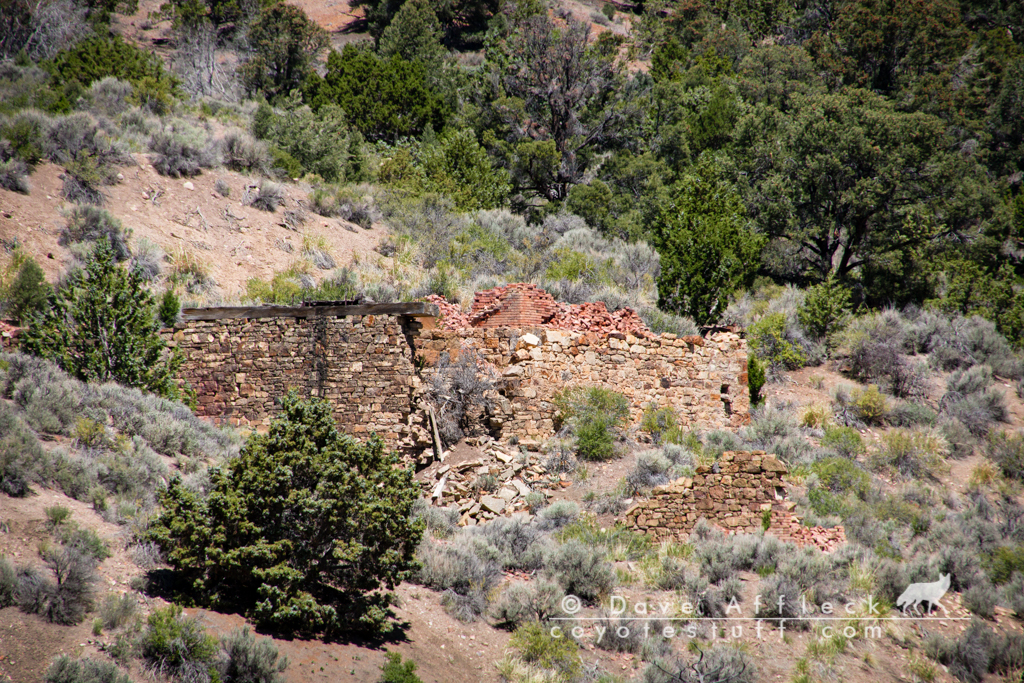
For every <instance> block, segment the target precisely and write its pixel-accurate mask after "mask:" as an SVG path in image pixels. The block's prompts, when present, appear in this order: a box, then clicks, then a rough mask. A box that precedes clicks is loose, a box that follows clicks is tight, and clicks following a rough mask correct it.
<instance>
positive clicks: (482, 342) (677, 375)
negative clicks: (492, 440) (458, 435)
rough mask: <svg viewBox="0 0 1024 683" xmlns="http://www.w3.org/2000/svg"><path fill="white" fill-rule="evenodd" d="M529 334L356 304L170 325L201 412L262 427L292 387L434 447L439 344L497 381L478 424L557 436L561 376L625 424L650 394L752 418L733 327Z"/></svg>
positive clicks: (697, 415)
mask: <svg viewBox="0 0 1024 683" xmlns="http://www.w3.org/2000/svg"><path fill="white" fill-rule="evenodd" d="M533 332H534V333H530V332H527V331H524V330H521V329H513V328H474V329H467V330H444V329H434V330H428V329H424V328H423V325H422V324H421V323H420V322H419V321H418V320H416V319H415V318H413V317H409V316H402V315H365V316H348V317H334V316H319V317H317V316H310V317H304V318H299V317H275V318H270V317H267V318H226V319H218V320H191V321H188V322H184V323H179V324H177V325H176V326H175V328H174V329H173V330H167V331H165V336H166V337H167V338H168V340H169V341H170V342H171V343H172V344H173V345H174V346H176V347H177V348H178V349H180V350H181V352H182V353H183V354H184V356H185V363H184V366H183V368H182V371H181V373H180V376H181V378H182V379H184V380H186V381H187V382H188V383H189V384H190V385H191V386H192V388H193V389H194V390H195V391H196V393H197V395H198V399H199V411H198V412H199V414H200V415H204V416H208V417H211V418H213V419H214V420H215V421H217V422H221V423H229V424H234V425H240V426H252V427H263V426H266V425H268V424H269V422H270V419H271V417H272V416H273V415H274V414H276V412H277V408H276V406H275V402H276V401H277V400H278V399H279V398H280V397H281V396H282V395H284V394H285V393H286V392H287V391H288V390H289V389H292V388H294V389H297V390H298V391H299V393H300V394H301V395H303V396H323V397H325V398H327V399H329V400H330V401H332V402H333V403H334V405H335V415H336V417H337V419H338V421H339V423H340V424H341V425H342V427H343V428H344V429H346V430H348V431H349V432H350V433H353V434H366V433H368V432H374V431H375V432H377V433H379V434H381V435H382V436H383V437H384V438H385V439H386V440H387V441H388V442H389V443H390V444H391V445H392V446H395V447H398V448H402V449H403V450H408V449H412V450H415V449H422V448H425V447H427V446H428V445H430V443H431V436H430V432H429V429H427V427H428V426H429V423H428V418H427V416H426V414H425V413H424V409H423V402H422V401H421V400H420V396H421V393H422V387H423V385H424V384H425V383H427V382H429V381H430V379H431V376H432V373H434V372H436V365H437V362H438V360H439V359H440V357H441V354H443V353H448V354H449V355H450V356H451V357H453V358H455V357H458V356H459V354H460V353H463V352H465V351H467V350H474V351H476V352H478V354H479V357H480V359H481V361H482V363H481V366H480V369H481V371H482V372H485V373H487V374H490V375H491V376H492V377H493V379H494V380H495V384H496V386H497V391H496V392H494V393H493V394H492V395H491V396H490V398H491V399H492V400H491V405H490V409H489V410H488V411H486V412H484V413H481V414H480V415H478V416H476V419H477V420H478V421H479V422H480V429H479V430H478V433H480V434H483V433H489V434H492V435H494V436H496V437H498V438H502V439H505V440H507V439H509V438H511V437H512V436H513V435H514V436H516V437H518V438H519V439H521V440H523V441H525V442H526V443H527V445H529V442H530V441H531V440H532V441H534V442H538V443H539V442H540V441H541V440H543V439H544V438H546V437H548V436H551V435H552V434H553V433H554V428H555V416H556V408H555V405H554V403H553V400H552V399H553V397H554V395H555V394H556V393H557V392H558V391H560V390H561V389H562V388H564V387H568V386H604V387H608V388H610V389H614V390H616V391H619V392H622V393H623V394H625V395H626V397H627V398H628V399H629V400H630V404H631V412H632V419H633V421H634V423H635V422H639V420H640V419H641V417H642V414H643V409H644V407H645V406H647V405H648V404H651V403H653V404H656V405H658V406H671V407H672V408H674V409H675V410H676V411H677V412H678V414H679V415H680V418H681V422H682V424H684V425H696V426H699V427H701V428H702V429H716V428H731V427H738V426H740V425H743V424H746V423H747V422H748V421H749V395H748V390H747V351H746V342H745V341H744V340H743V339H742V338H741V337H740V336H739V335H738V334H736V333H734V332H728V331H719V332H715V333H713V334H711V335H709V336H708V337H707V338H702V337H699V336H690V337H682V338H676V337H675V336H674V335H671V334H666V335H661V336H651V337H634V336H632V335H630V334H626V333H622V332H612V333H610V334H604V335H602V334H597V333H593V332H589V333H578V332H570V331H565V330H550V329H543V328H534V330H533Z"/></svg>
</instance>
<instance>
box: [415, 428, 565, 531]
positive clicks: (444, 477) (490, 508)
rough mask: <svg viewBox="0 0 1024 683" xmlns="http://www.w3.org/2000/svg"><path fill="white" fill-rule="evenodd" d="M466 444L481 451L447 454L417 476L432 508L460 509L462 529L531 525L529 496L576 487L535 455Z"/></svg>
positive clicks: (487, 440) (482, 441) (475, 441)
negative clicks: (506, 521) (507, 521)
mask: <svg viewBox="0 0 1024 683" xmlns="http://www.w3.org/2000/svg"><path fill="white" fill-rule="evenodd" d="M464 443H466V444H468V445H470V446H474V445H475V446H478V449H477V450H476V451H474V452H473V453H474V454H473V455H469V456H466V457H457V456H452V455H451V452H450V451H446V452H445V454H444V455H445V457H444V458H443V459H442V460H440V461H438V462H435V463H433V464H432V465H431V466H430V467H428V468H427V469H425V470H422V471H421V472H419V473H417V475H416V478H417V480H418V481H419V482H420V486H421V487H422V490H423V495H424V496H425V497H426V498H427V499H428V500H430V501H431V503H432V504H433V505H436V506H439V507H457V508H458V510H459V513H460V514H461V517H460V518H459V526H476V525H477V524H480V523H483V522H486V521H489V520H492V519H494V518H496V517H499V516H503V517H511V516H513V515H514V516H517V517H523V518H524V519H525V520H526V521H529V520H530V519H532V515H531V514H530V512H529V507H530V506H529V504H528V503H527V501H526V496H528V495H529V494H530V493H532V492H534V491H538V492H540V493H542V494H543V495H545V496H550V495H551V493H550V492H549V491H545V489H548V490H551V489H560V488H566V487H568V486H570V485H571V483H572V482H571V481H570V480H569V479H568V477H566V475H552V474H550V473H548V471H547V469H546V468H545V467H544V466H543V465H542V464H541V463H540V458H539V456H538V455H537V454H536V453H530V452H527V451H526V450H525V449H522V450H520V449H518V448H516V447H515V446H506V445H503V444H499V443H497V442H496V441H494V440H493V439H492V438H491V437H488V436H482V437H471V438H468V439H465V440H464Z"/></svg>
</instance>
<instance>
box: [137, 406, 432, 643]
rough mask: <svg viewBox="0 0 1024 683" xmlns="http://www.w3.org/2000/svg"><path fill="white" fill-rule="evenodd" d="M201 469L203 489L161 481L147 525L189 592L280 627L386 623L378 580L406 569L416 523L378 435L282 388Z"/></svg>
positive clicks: (411, 486) (408, 494)
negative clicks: (270, 416) (266, 424)
mask: <svg viewBox="0 0 1024 683" xmlns="http://www.w3.org/2000/svg"><path fill="white" fill-rule="evenodd" d="M210 480H211V484H210V490H209V492H208V493H206V494H200V493H197V492H195V491H193V490H191V489H189V488H188V487H186V486H185V485H184V484H183V483H182V481H181V479H179V478H175V479H174V480H172V481H171V483H170V485H169V486H168V488H167V491H166V492H165V493H164V494H163V496H162V503H163V513H162V514H161V515H160V518H159V519H158V520H157V522H156V523H155V524H154V525H153V527H152V529H151V533H152V536H153V538H154V540H155V541H156V542H157V543H159V544H160V546H161V548H162V549H163V550H164V552H165V553H166V556H167V559H168V561H169V562H170V563H171V565H172V566H174V568H175V569H177V570H178V571H179V572H180V573H181V580H182V581H183V591H184V592H186V593H187V594H188V595H189V596H190V598H192V599H195V600H197V601H200V602H203V603H206V604H210V605H216V606H221V607H229V608H231V609H239V610H242V611H244V612H246V614H247V615H248V616H249V617H250V618H252V619H254V620H255V621H257V622H258V623H259V624H260V625H261V626H262V627H264V628H269V629H272V630H275V631H278V632H281V633H304V634H323V635H327V636H330V635H332V634H337V633H339V632H343V631H370V632H376V633H385V632H388V631H391V630H392V629H394V627H395V624H394V622H393V621H392V620H391V617H392V614H391V611H390V610H389V605H390V604H391V601H392V594H391V593H390V592H388V591H390V590H393V589H394V588H395V586H396V585H398V584H399V583H401V582H402V581H404V580H405V579H407V578H408V577H409V576H410V575H411V574H412V571H413V569H414V568H415V561H414V559H413V553H414V552H415V549H416V546H417V545H418V543H419V541H420V538H421V536H422V534H423V523H422V522H420V521H415V522H414V521H412V520H411V519H410V512H411V511H412V505H413V502H415V500H416V499H417V498H418V495H419V489H418V487H417V486H416V483H415V482H414V481H413V478H412V472H411V471H410V470H409V469H407V468H404V467H401V466H400V463H399V460H398V457H397V455H395V454H394V453H391V452H388V451H386V450H385V448H384V443H383V441H381V439H380V438H378V437H377V436H374V437H372V438H371V439H370V440H369V441H367V442H365V443H360V442H359V441H357V440H355V439H354V438H352V437H350V436H347V435H343V434H341V433H339V431H338V430H337V428H336V427H335V423H334V419H333V417H332V415H331V406H330V404H329V403H328V402H327V401H325V400H322V399H316V398H314V399H310V400H303V399H301V398H299V396H298V395H297V394H296V393H295V392H294V391H292V392H290V393H289V394H288V395H287V396H286V397H285V398H283V399H282V412H281V414H280V416H278V417H277V418H276V419H275V420H274V421H273V422H272V424H271V426H270V431H269V432H268V433H267V434H265V435H255V436H252V437H251V438H250V439H249V440H248V442H247V443H246V444H245V446H244V447H243V449H242V452H241V454H240V455H239V457H237V458H235V459H233V460H231V461H229V462H228V463H227V465H226V466H224V467H223V468H218V469H214V470H212V472H211V475H210Z"/></svg>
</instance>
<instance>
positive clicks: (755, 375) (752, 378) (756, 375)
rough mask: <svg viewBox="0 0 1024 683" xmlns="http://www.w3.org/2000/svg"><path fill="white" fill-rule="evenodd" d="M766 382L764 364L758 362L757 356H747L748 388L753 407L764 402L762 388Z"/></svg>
mask: <svg viewBox="0 0 1024 683" xmlns="http://www.w3.org/2000/svg"><path fill="white" fill-rule="evenodd" d="M765 381H766V377H765V367H764V364H763V363H762V362H761V361H760V360H758V358H757V356H755V355H753V354H750V355H749V356H747V388H748V390H749V391H750V405H751V406H756V405H760V403H761V401H762V400H763V399H762V397H761V388H762V387H764V383H765Z"/></svg>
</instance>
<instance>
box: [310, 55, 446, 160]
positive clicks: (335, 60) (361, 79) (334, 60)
mask: <svg viewBox="0 0 1024 683" xmlns="http://www.w3.org/2000/svg"><path fill="white" fill-rule="evenodd" d="M303 99H304V101H306V102H309V103H310V104H311V105H312V107H313V109H314V111H318V110H320V109H322V108H324V107H327V106H330V105H337V106H338V107H340V109H341V110H342V111H344V112H346V113H347V114H348V121H349V123H350V124H351V125H352V126H353V127H354V128H355V129H357V130H358V131H359V132H360V133H362V135H363V136H364V137H365V138H366V139H367V140H371V141H377V140H387V141H389V142H392V143H394V142H395V141H397V140H398V139H400V138H403V137H412V136H415V137H419V136H420V135H421V134H422V133H423V131H424V130H425V129H427V128H428V127H429V128H432V129H433V130H436V131H440V130H444V123H445V118H446V115H447V111H446V110H447V107H446V105H445V102H444V101H443V99H442V97H441V95H440V94H439V93H438V92H437V91H436V90H435V88H434V86H433V85H432V78H431V75H430V74H429V73H427V67H426V66H425V65H424V64H421V63H419V62H414V61H412V62H411V61H407V60H405V59H402V58H401V57H399V56H397V55H396V56H393V57H391V58H389V59H385V58H382V57H380V56H378V55H376V54H374V52H373V51H372V50H362V49H359V48H357V47H356V46H354V45H346V46H345V48H344V49H343V50H342V51H341V52H331V54H330V55H329V56H328V57H327V73H326V74H325V75H324V77H323V78H320V77H319V76H316V75H311V76H310V77H309V78H308V79H307V80H306V82H305V84H304V86H303Z"/></svg>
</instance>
